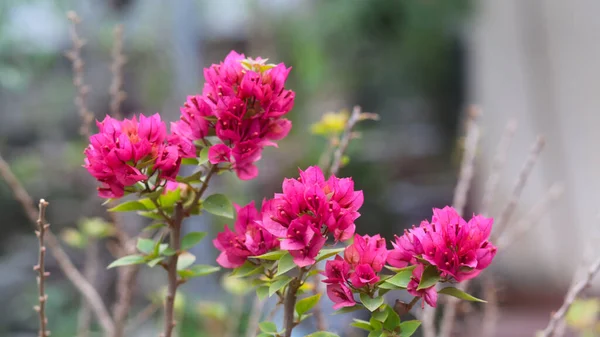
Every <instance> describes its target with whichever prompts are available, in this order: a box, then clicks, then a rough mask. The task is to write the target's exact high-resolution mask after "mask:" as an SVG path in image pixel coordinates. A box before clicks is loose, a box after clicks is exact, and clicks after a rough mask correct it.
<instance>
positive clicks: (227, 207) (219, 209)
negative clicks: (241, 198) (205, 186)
mask: <svg viewBox="0 0 600 337" xmlns="http://www.w3.org/2000/svg"><path fill="white" fill-rule="evenodd" d="M202 205H203V206H204V209H205V210H206V211H207V212H209V213H212V214H214V215H218V216H222V217H225V218H229V219H233V205H232V204H231V201H229V199H227V197H226V196H225V195H223V194H213V195H210V196H208V197H207V198H206V199H205V200H204V202H203V203H202Z"/></svg>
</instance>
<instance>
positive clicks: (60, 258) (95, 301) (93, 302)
mask: <svg viewBox="0 0 600 337" xmlns="http://www.w3.org/2000/svg"><path fill="white" fill-rule="evenodd" d="M0 176H1V177H2V178H3V179H4V180H5V181H6V183H7V184H8V187H9V188H10V190H11V191H12V193H13V195H14V197H15V199H16V200H17V201H18V202H19V203H20V204H21V206H22V207H23V210H24V211H25V214H26V215H27V217H28V218H29V220H30V221H31V222H33V223H36V222H37V217H38V215H37V213H38V212H37V211H36V209H35V207H34V206H33V200H32V199H31V196H30V195H29V193H27V191H26V190H25V188H23V185H21V183H20V182H19V180H18V179H17V177H16V176H15V175H14V173H13V172H12V170H11V169H10V166H8V163H7V162H6V161H4V159H3V158H2V155H0ZM45 237H46V244H47V245H48V247H49V248H50V253H51V254H52V256H54V259H55V260H56V263H57V264H58V266H59V268H60V269H61V270H62V272H63V273H64V274H65V276H66V277H67V279H69V281H70V282H71V284H73V286H74V287H75V289H77V290H78V291H79V292H80V293H81V294H82V295H83V297H84V298H85V299H86V300H87V301H88V303H89V304H90V306H91V308H92V309H93V311H94V313H95V314H96V316H97V318H98V322H99V323H100V326H101V327H102V330H103V331H104V332H105V334H107V335H109V336H110V335H112V333H113V330H114V324H113V321H112V319H111V317H110V315H109V314H108V311H107V310H106V306H105V305H104V302H103V301H102V297H100V295H99V294H98V292H97V291H96V289H95V288H94V287H93V286H92V285H91V284H90V283H89V282H88V281H87V280H86V279H85V277H83V275H81V273H80V272H79V270H77V268H76V267H75V265H73V262H72V261H71V259H70V258H69V256H68V255H67V253H65V251H64V250H63V249H62V247H61V245H60V241H59V240H58V238H57V237H56V236H54V235H53V234H52V232H47V233H45Z"/></svg>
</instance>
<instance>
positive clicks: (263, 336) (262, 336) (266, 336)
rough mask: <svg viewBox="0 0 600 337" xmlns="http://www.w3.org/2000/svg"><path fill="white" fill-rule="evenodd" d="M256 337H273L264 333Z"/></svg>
mask: <svg viewBox="0 0 600 337" xmlns="http://www.w3.org/2000/svg"><path fill="white" fill-rule="evenodd" d="M256 337H273V334H271V333H266V332H261V333H259V334H258V335H257V336H256Z"/></svg>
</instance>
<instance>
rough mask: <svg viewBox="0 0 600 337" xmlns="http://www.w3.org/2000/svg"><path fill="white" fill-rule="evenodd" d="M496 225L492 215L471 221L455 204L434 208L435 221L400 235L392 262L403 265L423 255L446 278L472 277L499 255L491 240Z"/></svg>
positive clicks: (413, 261) (425, 222)
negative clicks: (467, 219) (455, 207)
mask: <svg viewBox="0 0 600 337" xmlns="http://www.w3.org/2000/svg"><path fill="white" fill-rule="evenodd" d="M492 224H493V219H492V218H485V217H483V216H481V215H477V216H473V218H471V220H469V221H468V222H467V221H465V220H464V219H463V218H462V217H460V215H458V213H457V212H456V210H454V209H453V208H452V207H445V208H443V209H434V210H433V217H432V219H431V223H429V222H427V221H423V222H422V223H421V225H420V226H419V227H415V228H413V229H411V230H409V231H407V232H406V233H405V234H404V235H403V236H402V237H400V238H396V242H395V244H394V249H393V250H392V253H390V257H389V258H388V263H390V265H392V266H395V267H403V266H406V265H407V264H414V263H415V259H416V257H420V258H422V259H424V260H425V261H427V262H429V263H430V264H432V265H434V266H436V267H437V268H438V270H439V271H440V273H441V275H442V277H453V278H454V279H455V280H456V281H458V282H461V281H464V280H469V279H472V278H474V277H476V276H477V275H479V273H481V271H482V270H483V269H485V268H486V267H487V266H489V265H490V263H491V262H492V259H493V258H494V256H495V255H496V247H495V246H494V245H492V244H491V243H490V242H489V241H488V238H489V236H490V232H491V230H492Z"/></svg>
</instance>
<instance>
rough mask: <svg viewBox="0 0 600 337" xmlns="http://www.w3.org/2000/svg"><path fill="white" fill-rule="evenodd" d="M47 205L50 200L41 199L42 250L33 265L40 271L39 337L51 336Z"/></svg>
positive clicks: (39, 237) (39, 219)
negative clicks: (46, 267)
mask: <svg viewBox="0 0 600 337" xmlns="http://www.w3.org/2000/svg"><path fill="white" fill-rule="evenodd" d="M46 207H48V202H47V201H46V200H44V199H40V204H39V209H40V212H39V217H38V220H37V225H38V229H37V231H36V232H35V234H36V235H37V237H38V240H39V244H40V252H39V259H38V264H37V265H36V266H35V267H33V269H34V270H35V271H37V272H38V277H37V283H38V289H39V294H38V295H39V301H40V304H39V305H37V306H36V307H35V311H37V312H38V314H39V316H40V331H39V335H38V336H39V337H47V336H50V331H49V330H48V329H47V325H48V319H47V318H46V301H47V300H48V296H47V295H46V292H45V289H44V286H45V280H46V276H48V273H46V269H45V264H44V261H45V256H46V247H45V246H44V234H45V233H46V230H47V229H48V227H50V225H48V224H47V223H46Z"/></svg>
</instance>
